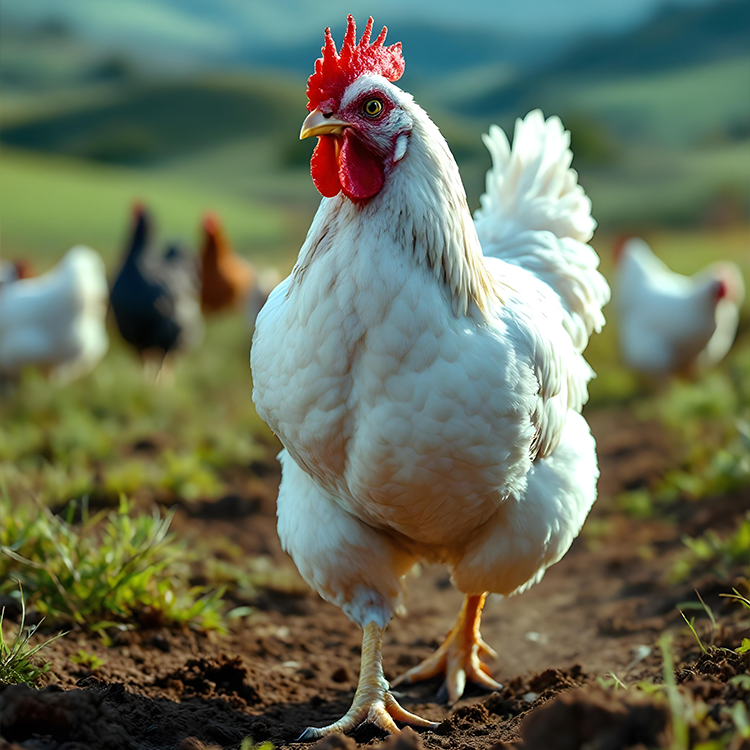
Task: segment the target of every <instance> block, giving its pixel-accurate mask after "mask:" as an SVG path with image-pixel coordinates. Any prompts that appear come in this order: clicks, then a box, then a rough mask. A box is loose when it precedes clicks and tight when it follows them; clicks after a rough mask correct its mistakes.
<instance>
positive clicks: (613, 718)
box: [0, 410, 750, 750]
mask: <svg viewBox="0 0 750 750" xmlns="http://www.w3.org/2000/svg"><path fill="white" fill-rule="evenodd" d="M588 416H589V420H590V422H591V424H592V427H593V429H594V432H595V434H596V436H597V439H598V443H599V452H600V461H601V468H602V478H601V481H600V499H599V501H598V502H597V505H596V506H595V510H594V511H593V513H592V516H591V518H590V520H589V522H587V526H586V528H585V530H584V533H583V534H582V535H581V537H580V538H579V539H578V540H576V542H575V543H574V545H573V548H572V549H571V550H570V552H569V553H568V555H567V556H566V557H565V558H564V560H563V561H562V562H560V563H559V564H558V565H556V566H555V567H554V568H552V569H551V570H550V571H549V572H548V573H547V575H546V576H545V578H544V580H543V581H542V582H541V583H540V584H539V585H538V586H536V587H534V588H533V589H531V590H530V591H529V592H527V593H525V594H523V595H522V596H519V597H514V598H511V599H508V600H500V599H499V598H498V599H496V600H493V599H490V601H489V603H488V606H487V608H486V610H485V616H484V621H483V628H482V631H483V635H484V638H485V640H486V641H487V642H488V643H490V644H491V645H493V646H494V647H495V648H496V649H497V651H498V653H499V655H500V656H499V659H498V661H497V663H496V664H495V665H494V667H493V668H494V675H495V677H496V678H497V679H498V680H500V681H501V682H502V683H504V685H505V688H504V689H503V690H502V691H501V692H499V693H495V694H492V695H489V696H488V695H487V694H481V693H479V692H477V691H472V690H471V689H469V690H468V692H467V695H466V696H465V697H464V698H463V699H462V700H461V701H460V702H459V703H458V704H457V705H456V706H453V707H446V706H444V705H439V704H438V703H436V702H435V700H434V696H435V693H436V691H437V689H438V687H439V682H438V681H434V682H432V683H427V684H423V685H417V686H414V687H410V688H408V689H404V690H403V691H402V692H401V693H399V695H400V700H401V702H402V704H403V705H405V706H406V707H407V708H409V709H410V710H412V711H414V712H416V713H419V714H421V715H423V716H425V717H427V718H430V719H434V720H436V721H440V722H442V723H441V724H440V727H439V728H438V729H437V730H436V731H435V732H432V731H428V732H423V733H421V734H417V733H413V732H411V731H405V732H404V733H402V735H401V736H400V737H398V738H390V739H387V740H385V741H384V738H383V737H382V736H380V735H378V733H377V732H376V731H374V730H372V729H369V728H364V729H362V730H360V732H359V733H358V734H357V736H356V738H355V739H350V738H343V737H340V736H338V737H332V738H327V739H326V740H324V741H322V742H321V743H319V744H318V745H316V747H317V748H319V749H323V748H328V749H329V750H332V749H334V748H355V747H357V746H358V744H364V745H370V746H375V747H381V746H382V747H384V748H385V747H387V748H390V749H391V750H410V749H413V748H420V747H424V748H429V749H432V748H444V749H446V750H469V749H471V750H474V749H476V750H488V749H489V748H494V749H495V750H501V749H503V748H510V747H516V748H523V750H576V749H577V748H583V747H587V748H596V749H597V750H616V749H619V748H630V747H640V748H645V747H649V748H653V747H667V746H668V745H669V743H670V736H671V735H670V733H671V731H672V730H671V728H670V719H669V709H668V706H667V704H666V702H665V701H659V700H655V699H653V698H648V697H643V696H641V695H639V694H638V693H635V692H634V691H626V690H619V691H612V690H605V689H603V688H602V687H601V686H600V685H599V684H598V680H597V678H600V677H606V676H607V675H609V673H614V674H615V675H617V677H618V678H619V679H621V680H623V681H625V682H626V683H632V682H634V681H637V680H641V679H646V678H651V679H654V680H655V681H657V682H659V681H661V675H662V657H661V652H660V650H659V648H658V646H657V645H656V642H657V640H658V638H659V636H660V635H661V634H662V633H663V632H664V631H670V632H672V633H673V634H674V641H673V644H672V649H673V651H674V654H675V658H676V675H677V681H678V683H679V684H680V685H681V687H680V690H682V691H683V693H684V694H685V695H686V696H687V695H689V696H693V697H694V698H695V699H696V700H700V701H701V702H702V703H703V704H705V707H706V711H707V712H708V716H709V718H711V722H707V723H706V726H707V727H709V729H706V732H710V731H713V732H714V733H716V732H719V731H721V730H722V729H725V730H727V731H729V728H730V727H731V723H727V722H728V719H727V716H726V714H725V712H724V711H723V708H724V707H725V706H726V705H727V703H728V701H736V700H737V699H743V700H744V701H745V703H746V704H748V702H749V697H748V696H749V695H750V694H748V692H747V691H746V690H745V689H744V688H742V686H741V685H740V684H738V681H737V680H734V681H732V678H733V677H736V676H737V675H739V674H744V673H746V672H747V671H748V666H749V664H748V658H747V655H744V656H739V655H736V654H733V653H730V652H728V651H714V652H711V653H710V654H707V655H704V654H702V653H701V651H700V649H699V647H698V644H697V642H696V641H695V640H694V639H693V638H692V636H689V635H688V634H686V628H685V625H684V622H683V620H682V618H681V616H680V614H679V612H678V610H677V605H678V604H680V603H681V602H685V601H695V594H694V592H693V588H694V586H697V587H698V588H699V589H700V591H701V593H702V595H703V597H704V599H705V600H706V602H707V603H708V604H709V606H711V608H712V609H713V611H714V613H715V614H716V616H717V619H718V628H717V629H716V631H715V636H714V637H715V638H716V645H717V646H727V647H731V648H734V647H736V646H737V645H739V643H740V641H741V639H742V637H747V636H748V635H750V633H749V632H748V628H747V623H746V622H743V620H742V617H743V611H742V610H741V609H740V608H739V607H738V606H737V605H736V604H732V603H731V602H729V601H727V600H726V599H722V598H719V596H718V595H719V593H722V592H728V591H730V590H731V587H732V585H737V581H734V580H731V579H730V580H718V579H716V578H715V577H714V576H712V575H711V574H710V573H709V574H706V575H705V576H702V577H701V578H700V580H698V581H691V582H690V584H685V585H674V584H672V583H670V581H669V576H668V573H669V571H670V569H671V564H672V560H673V559H674V558H675V557H676V556H677V555H679V554H681V553H682V551H683V550H684V545H683V543H682V541H681V537H682V535H683V534H686V533H687V534H691V535H695V534H699V533H701V532H702V531H704V530H705V529H706V528H708V527H711V528H714V529H715V530H717V531H718V532H720V533H721V532H722V531H726V532H729V531H731V530H733V528H734V527H735V526H736V524H737V523H738V521H739V519H740V518H741V517H742V516H743V515H744V513H746V512H747V510H748V509H750V492H744V493H741V494H738V495H735V496H732V497H721V498H706V499H704V500H702V501H700V502H694V503H688V502H687V501H685V502H682V503H680V504H678V505H677V506H676V507H675V509H674V513H673V514H672V517H670V518H669V519H668V520H664V519H650V520H635V519H631V518H628V517H626V516H625V515H624V514H622V513H621V512H619V511H618V510H617V509H616V506H615V502H614V498H615V497H616V495H617V494H618V493H619V492H621V491H622V490H623V489H633V488H637V487H640V486H648V485H649V484H650V483H651V482H653V481H654V480H655V479H656V478H657V477H659V476H660V475H661V474H662V473H663V472H664V470H665V469H667V468H668V467H669V466H671V465H673V462H674V456H673V453H672V447H671V445H670V443H669V440H668V439H667V437H666V436H665V434H664V433H663V431H662V430H661V428H660V427H659V426H658V425H657V424H647V423H642V422H638V421H636V420H635V418H634V417H632V416H631V415H630V414H629V413H628V412H627V411H625V410H613V411H599V412H594V413H591V414H589V415H588ZM272 456H273V449H272V447H270V446H269V458H268V459H267V460H266V461H261V462H258V463H255V464H253V465H252V466H250V467H242V468H238V469H237V470H236V471H235V472H234V473H233V475H232V476H231V477H230V479H231V483H232V486H233V494H232V495H230V496H227V497H225V498H206V499H205V500H204V501H202V502H199V503H195V504H193V505H191V506H190V507H184V508H181V509H180V510H179V511H178V514H177V516H176V518H175V529H176V530H177V531H178V532H179V533H180V534H182V535H187V536H188V537H189V538H190V539H191V540H192V541H193V543H194V544H195V545H196V546H198V547H199V548H200V549H205V550H206V555H213V556H215V557H217V558H220V559H221V558H225V559H236V558H237V555H238V550H239V551H240V552H239V554H240V555H243V554H244V555H246V556H247V557H248V558H249V557H251V556H252V557H254V556H266V557H268V558H269V559H270V560H271V561H273V567H274V569H275V571H276V575H275V576H274V578H273V579H272V582H271V583H270V584H268V585H267V586H266V587H264V588H263V589H262V591H260V593H258V594H253V595H249V594H247V593H245V594H242V593H238V592H235V593H233V594H232V596H233V597H234V599H235V600H236V603H237V604H249V605H252V606H253V607H254V613H253V614H252V615H250V616H249V617H247V618H245V619H244V620H242V621H241V622H238V623H237V624H236V625H233V629H232V632H230V633H229V634H228V635H217V634H212V633H199V632H193V631H189V630H169V629H165V628H163V627H159V626H158V622H154V623H143V624H142V625H144V626H143V627H141V628H139V629H138V630H136V631H130V632H122V633H118V634H117V635H116V637H115V642H114V645H113V646H112V647H110V648H106V647H105V646H104V645H103V644H102V643H101V642H100V641H99V640H96V639H92V638H91V637H88V636H85V635H84V634H82V633H75V632H74V633H71V634H69V635H68V636H67V637H65V638H63V639H61V640H59V641H57V642H56V643H55V644H54V645H53V646H52V647H51V648H50V649H49V651H47V652H46V656H45V658H47V659H48V660H49V661H50V663H51V667H52V672H51V677H50V684H48V685H47V686H46V687H44V688H43V689H41V690H31V689H29V688H26V687H23V686H12V687H4V688H2V687H0V750H8V748H11V747H23V748H29V749H30V750H89V749H91V750H95V749H96V750H98V749H99V748H104V749H106V750H131V749H132V750H135V749H136V748H138V749H140V748H143V749H149V750H201V748H205V747H218V748H225V749H230V748H231V749H235V748H239V747H240V744H241V743H242V740H243V739H244V738H246V737H252V739H253V741H254V742H256V743H262V742H264V741H270V742H271V743H273V745H274V746H276V747H280V748H296V747H302V746H301V745H297V744H295V742H294V739H295V738H296V737H297V736H298V735H299V734H300V732H301V731H302V730H303V729H304V728H305V727H307V726H308V725H311V724H312V725H322V724H323V723H328V722H330V721H333V720H335V719H337V718H339V717H340V716H341V715H342V714H343V713H344V712H345V711H346V709H347V708H348V706H349V705H350V702H351V700H352V696H353V694H354V689H355V687H356V678H357V671H358V666H359V664H358V660H359V646H360V644H359V638H360V633H359V632H358V630H357V628H356V627H355V626H354V625H352V624H351V623H350V622H349V621H348V620H347V619H346V618H345V617H344V615H343V614H342V613H341V612H340V611H339V610H338V609H336V608H335V607H332V606H330V605H328V604H326V603H324V602H322V601H321V600H320V599H319V598H318V597H317V595H316V594H314V593H312V592H310V591H309V590H308V589H307V587H306V586H305V585H304V583H302V582H301V580H300V579H299V578H298V576H297V574H296V571H295V570H294V566H293V564H292V562H291V561H290V560H289V558H287V556H286V555H285V554H284V553H283V552H282V551H281V549H280V545H279V542H278V539H277V537H276V533H275V496H276V488H277V486H278V481H279V471H278V466H277V465H276V463H275V460H274V459H273V458H272ZM198 578H200V573H199V574H198ZM408 589H409V596H408V599H407V605H408V609H409V611H408V614H407V615H406V616H404V617H399V618H397V619H395V620H394V621H393V623H392V624H391V625H390V627H389V629H388V631H387V634H386V642H385V646H384V659H385V670H386V676H388V677H391V678H392V677H395V676H396V675H397V674H398V673H400V672H401V671H403V670H404V669H406V668H408V667H409V666H412V665H414V664H416V663H417V662H418V661H419V660H421V659H423V658H424V657H426V656H427V655H429V654H430V653H431V651H432V650H433V649H434V648H435V647H437V646H438V645H439V642H440V640H441V638H442V636H443V635H444V634H445V633H446V632H447V631H448V629H449V628H450V626H451V625H452V623H453V620H454V618H455V616H456V614H457V612H458V610H459V607H460V604H461V595H460V594H459V593H458V592H457V591H456V590H455V589H454V588H453V587H452V586H451V584H450V580H449V577H448V574H447V572H446V571H445V570H444V569H441V568H437V567H436V568H426V569H424V570H422V571H421V572H420V574H418V575H416V576H414V577H413V578H411V579H410V581H409V584H408ZM148 625H153V627H146V626H148ZM702 632H703V633H704V634H705V632H706V631H705V628H704V629H703V631H702ZM81 648H83V649H85V650H86V651H88V652H90V653H96V654H97V655H98V656H100V657H101V658H102V659H103V660H104V661H105V664H104V666H102V667H100V668H99V669H97V670H96V672H95V673H94V674H91V673H90V672H89V671H87V670H86V669H85V668H83V667H81V666H80V665H78V666H77V665H75V664H73V663H71V662H70V660H69V659H70V656H71V655H72V654H74V653H76V652H77V651H78V650H79V649H81ZM702 731H703V730H702V729H696V730H693V735H694V736H693V739H694V740H695V741H698V740H700V739H702V737H701V732H702ZM383 742H385V744H382V745H381V743H383ZM738 743H739V744H737V743H735V745H734V746H733V748H740V747H743V745H742V744H741V740H738Z"/></svg>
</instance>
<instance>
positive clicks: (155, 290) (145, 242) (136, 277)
mask: <svg viewBox="0 0 750 750" xmlns="http://www.w3.org/2000/svg"><path fill="white" fill-rule="evenodd" d="M175 261H176V258H173V257H172V255H171V254H170V253H169V252H168V253H167V255H165V256H164V257H162V256H160V255H158V254H157V253H156V252H154V251H153V250H152V249H151V219H150V217H149V215H148V213H147V212H146V210H145V208H144V207H143V206H141V205H140V204H138V205H136V206H135V207H134V209H133V233H132V237H131V239H130V244H129V247H128V250H127V253H126V256H125V261H124V263H123V265H122V268H121V269H120V272H119V274H118V275H117V278H116V279H115V283H114V285H113V286H112V292H111V294H110V302H111V304H112V312H113V313H114V316H115V320H116V321H117V326H118V328H119V329H120V333H121V334H122V337H123V338H124V339H125V340H126V341H127V342H128V343H129V344H131V345H132V346H133V347H135V349H136V350H137V351H138V354H139V355H140V357H141V361H142V362H143V365H144V368H147V367H148V366H149V364H153V365H155V367H156V374H157V376H158V375H160V374H163V371H164V370H165V369H169V363H170V359H171V357H170V355H172V354H174V353H175V352H176V351H178V350H180V349H190V348H192V347H193V346H196V345H197V344H198V343H200V340H201V339H202V337H203V317H202V315H201V311H200V305H199V302H198V290H197V287H196V277H195V272H194V270H192V269H191V267H190V264H187V263H184V262H175Z"/></svg>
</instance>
